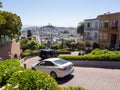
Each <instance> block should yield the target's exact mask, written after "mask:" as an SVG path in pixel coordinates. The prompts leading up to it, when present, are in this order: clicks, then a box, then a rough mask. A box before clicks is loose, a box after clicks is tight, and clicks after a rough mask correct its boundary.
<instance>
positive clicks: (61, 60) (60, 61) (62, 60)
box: [54, 59, 67, 65]
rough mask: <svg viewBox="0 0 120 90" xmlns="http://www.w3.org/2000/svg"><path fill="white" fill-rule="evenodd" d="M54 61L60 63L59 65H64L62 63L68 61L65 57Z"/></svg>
mask: <svg viewBox="0 0 120 90" xmlns="http://www.w3.org/2000/svg"><path fill="white" fill-rule="evenodd" d="M54 62H55V63H56V64H59V65H62V64H65V63H67V61H66V60H64V59H58V60H55V61H54Z"/></svg>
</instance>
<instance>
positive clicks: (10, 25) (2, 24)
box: [0, 11, 22, 38]
mask: <svg viewBox="0 0 120 90" xmlns="http://www.w3.org/2000/svg"><path fill="white" fill-rule="evenodd" d="M21 27H22V22H21V19H20V17H19V16H17V15H16V14H13V13H11V12H7V11H0V36H1V35H8V36H10V37H11V38H13V37H17V36H19V35H20V34H21V33H20V30H21Z"/></svg>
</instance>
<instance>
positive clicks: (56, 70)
mask: <svg viewBox="0 0 120 90" xmlns="http://www.w3.org/2000/svg"><path fill="white" fill-rule="evenodd" d="M32 69H33V70H40V71H43V72H46V73H47V74H49V75H51V76H52V77H53V78H55V79H56V78H58V77H59V78H63V77H65V76H67V75H70V74H71V73H73V71H74V66H73V63H72V62H69V61H67V60H64V59H61V58H48V59H45V60H43V61H40V62H39V63H37V64H34V65H33V66H32Z"/></svg>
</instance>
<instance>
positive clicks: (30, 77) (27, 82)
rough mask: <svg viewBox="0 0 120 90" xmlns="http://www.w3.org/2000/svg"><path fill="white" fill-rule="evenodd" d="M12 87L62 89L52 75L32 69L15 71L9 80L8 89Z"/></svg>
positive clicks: (39, 89) (23, 89)
mask: <svg viewBox="0 0 120 90" xmlns="http://www.w3.org/2000/svg"><path fill="white" fill-rule="evenodd" d="M12 87H13V88H17V89H18V90H60V87H59V86H58V84H57V83H56V81H55V80H54V79H53V78H52V77H50V76H49V75H47V74H45V73H43V72H40V71H33V70H30V69H24V70H21V71H18V72H15V73H14V74H13V75H12V77H11V78H10V79H9V80H8V84H7V85H6V90H9V89H10V88H12Z"/></svg>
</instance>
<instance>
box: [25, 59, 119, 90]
mask: <svg viewBox="0 0 120 90" xmlns="http://www.w3.org/2000/svg"><path fill="white" fill-rule="evenodd" d="M39 59H40V58H39V57H33V58H29V59H27V60H26V61H25V62H24V63H25V64H26V65H27V68H30V67H31V65H32V64H34V63H36V62H38V60H39ZM57 82H58V84H59V85H60V86H61V87H68V86H80V87H83V88H85V89H87V90H120V69H104V68H89V67H75V71H74V73H73V74H72V75H70V76H67V77H65V78H62V79H60V78H59V79H57Z"/></svg>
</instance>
